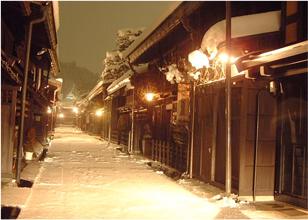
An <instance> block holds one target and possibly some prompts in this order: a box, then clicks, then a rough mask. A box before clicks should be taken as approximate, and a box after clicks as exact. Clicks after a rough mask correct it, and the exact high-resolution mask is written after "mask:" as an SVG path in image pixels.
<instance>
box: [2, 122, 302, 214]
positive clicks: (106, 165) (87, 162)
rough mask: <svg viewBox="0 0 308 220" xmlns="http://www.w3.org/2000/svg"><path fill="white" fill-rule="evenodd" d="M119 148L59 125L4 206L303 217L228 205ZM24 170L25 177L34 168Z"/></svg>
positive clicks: (28, 210)
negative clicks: (27, 182) (27, 184)
mask: <svg viewBox="0 0 308 220" xmlns="http://www.w3.org/2000/svg"><path fill="white" fill-rule="evenodd" d="M117 147H118V145H115V144H110V145H108V142H107V141H102V140H100V139H99V138H98V137H95V136H90V135H88V134H85V133H82V132H81V131H79V130H77V129H76V128H73V127H58V128H57V129H56V134H55V137H54V140H53V142H52V145H51V147H50V149H49V151H48V153H47V157H46V158H45V160H44V162H31V163H33V164H34V166H33V168H36V169H37V170H39V171H38V173H37V175H36V178H35V180H34V184H33V186H32V188H16V187H11V188H10V187H5V186H4V188H2V192H1V198H2V204H6V205H13V206H16V205H18V206H19V207H20V208H21V212H20V214H19V216H18V219H224V218H229V219H248V218H253V219H268V218H282V219H285V218H294V217H296V218H302V217H303V215H297V216H294V215H293V216H288V215H282V213H279V212H276V211H275V210H271V209H270V207H271V206H272V207H280V208H281V209H285V208H286V206H284V205H280V206H279V204H278V205H277V203H270V204H259V205H258V206H257V205H256V206H255V205H253V204H250V203H244V204H243V203H242V204H239V203H237V204H233V205H232V206H224V204H223V203H222V202H223V200H220V201H216V200H213V197H214V196H215V195H219V194H220V192H222V191H221V190H219V189H217V188H215V187H212V186H209V185H208V184H205V183H202V184H201V183H200V182H199V183H200V184H198V181H196V180H189V179H180V180H178V181H175V180H172V179H171V178H169V177H167V176H165V175H164V174H163V173H162V172H161V171H155V169H153V168H151V167H150V166H148V165H147V163H148V162H149V160H148V159H145V158H143V157H141V156H138V155H127V154H125V153H122V152H121V151H119V150H117ZM31 163H30V164H29V165H28V166H29V167H28V168H29V169H30V168H31ZM32 170H33V169H32ZM24 172H25V173H24V174H22V177H23V176H25V175H26V173H27V172H30V173H31V172H32V171H31V170H30V171H29V170H28V171H27V170H25V171H24ZM34 173H35V172H34ZM22 195H25V196H22ZM18 197H19V199H17V198H18ZM16 201H19V203H20V204H16ZM12 202H15V205H14V203H12ZM289 208H290V207H289ZM289 210H291V209H289ZM293 211H294V212H296V211H297V210H295V209H293ZM304 214H305V213H304ZM304 216H305V215H304Z"/></svg>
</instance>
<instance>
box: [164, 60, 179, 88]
mask: <svg viewBox="0 0 308 220" xmlns="http://www.w3.org/2000/svg"><path fill="white" fill-rule="evenodd" d="M167 68H168V72H166V73H165V75H166V79H167V81H169V82H170V83H171V84H174V80H175V82H176V83H180V82H182V74H181V72H180V71H179V70H178V68H177V66H176V65H175V64H171V65H169V66H168V67H167Z"/></svg>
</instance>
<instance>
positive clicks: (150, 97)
mask: <svg viewBox="0 0 308 220" xmlns="http://www.w3.org/2000/svg"><path fill="white" fill-rule="evenodd" d="M153 97H154V95H153V93H148V94H146V98H147V100H148V101H152V100H153Z"/></svg>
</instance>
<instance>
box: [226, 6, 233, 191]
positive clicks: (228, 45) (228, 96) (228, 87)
mask: <svg viewBox="0 0 308 220" xmlns="http://www.w3.org/2000/svg"><path fill="white" fill-rule="evenodd" d="M226 53H227V55H228V61H227V65H226V196H227V197H229V196H230V195H231V180H232V170H231V62H230V57H231V2H230V1H226Z"/></svg>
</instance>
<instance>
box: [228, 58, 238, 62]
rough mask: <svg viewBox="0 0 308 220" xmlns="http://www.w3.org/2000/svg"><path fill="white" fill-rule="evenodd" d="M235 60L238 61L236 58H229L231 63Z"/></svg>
mask: <svg viewBox="0 0 308 220" xmlns="http://www.w3.org/2000/svg"><path fill="white" fill-rule="evenodd" d="M237 60H238V58H237V57H231V58H230V62H231V63H235V62H236V61H237Z"/></svg>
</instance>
